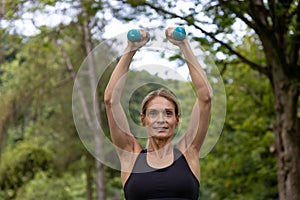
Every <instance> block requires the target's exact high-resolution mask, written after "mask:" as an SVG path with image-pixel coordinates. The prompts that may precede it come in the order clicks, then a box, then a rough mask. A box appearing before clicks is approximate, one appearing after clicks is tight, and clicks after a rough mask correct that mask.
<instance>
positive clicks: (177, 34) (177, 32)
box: [173, 26, 186, 41]
mask: <svg viewBox="0 0 300 200" xmlns="http://www.w3.org/2000/svg"><path fill="white" fill-rule="evenodd" d="M173 37H174V39H175V40H177V41H182V40H184V39H185V37H186V32H185V30H184V28H182V27H181V26H177V27H176V28H175V29H174V31H173Z"/></svg>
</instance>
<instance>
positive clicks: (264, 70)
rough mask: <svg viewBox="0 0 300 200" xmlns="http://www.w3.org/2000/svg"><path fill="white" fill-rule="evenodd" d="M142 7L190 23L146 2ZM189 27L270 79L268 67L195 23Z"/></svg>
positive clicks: (186, 19) (184, 18) (185, 18)
mask: <svg viewBox="0 0 300 200" xmlns="http://www.w3.org/2000/svg"><path fill="white" fill-rule="evenodd" d="M144 5H146V6H149V7H150V8H152V9H154V10H156V11H157V12H160V13H163V14H168V15H170V16H171V17H174V18H179V19H182V20H184V21H186V22H188V23H189V22H190V21H189V20H188V18H187V17H182V16H179V15H177V14H175V13H172V12H170V11H167V10H165V9H163V8H160V7H156V6H154V5H152V4H150V3H148V2H144ZM189 25H192V26H194V27H195V28H197V29H198V30H200V31H201V32H203V33H204V34H205V35H207V36H209V37H210V38H212V39H213V40H214V41H216V42H218V43H219V44H221V45H222V46H224V47H225V48H226V49H228V50H229V52H230V53H232V54H234V55H236V56H237V57H238V58H239V59H240V60H242V61H243V62H244V63H246V64H248V65H249V66H250V67H251V68H252V69H254V70H257V71H259V72H261V73H263V74H265V75H266V76H268V77H270V71H269V68H268V67H264V66H261V65H259V64H257V63H254V62H252V61H251V60H249V59H247V58H246V57H244V56H243V55H242V54H240V53H239V52H237V51H235V50H234V49H233V48H231V47H230V46H229V45H228V44H227V43H225V42H223V41H221V40H219V39H217V38H216V37H215V34H214V33H212V32H207V31H205V30H204V29H202V28H201V27H200V26H198V25H196V24H195V22H193V23H191V24H189Z"/></svg>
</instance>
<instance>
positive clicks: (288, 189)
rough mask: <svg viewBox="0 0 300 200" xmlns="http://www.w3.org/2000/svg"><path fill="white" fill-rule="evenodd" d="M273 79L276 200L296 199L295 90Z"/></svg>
mask: <svg viewBox="0 0 300 200" xmlns="http://www.w3.org/2000/svg"><path fill="white" fill-rule="evenodd" d="M273 75H274V76H273V78H274V82H273V83H274V95H275V102H274V104H275V126H274V132H275V145H276V151H277V166H278V169H277V180H278V191H279V199H280V200H299V199H300V129H299V119H298V118H297V101H298V95H299V94H297V88H296V86H295V85H293V84H291V82H290V81H289V80H287V81H285V82H281V81H279V80H276V75H275V74H273Z"/></svg>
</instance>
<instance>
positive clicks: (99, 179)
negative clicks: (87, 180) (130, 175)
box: [82, 3, 105, 200]
mask: <svg viewBox="0 0 300 200" xmlns="http://www.w3.org/2000/svg"><path fill="white" fill-rule="evenodd" d="M82 16H83V27H82V28H83V34H84V45H85V51H86V56H87V59H88V68H89V77H90V86H91V94H90V95H91V96H92V99H93V105H94V113H95V117H94V118H93V119H94V120H93V124H92V127H90V128H91V130H93V132H94V141H95V153H96V159H95V164H96V193H97V199H98V200H104V199H105V188H104V175H103V166H102V163H101V162H100V160H99V158H102V157H103V156H102V155H101V154H102V153H103V150H102V145H101V140H100V137H99V135H98V134H100V132H101V128H100V127H99V125H98V124H97V119H99V121H101V119H100V117H101V116H100V108H99V104H98V103H99V101H98V96H97V95H98V94H97V92H96V91H97V79H96V77H95V74H96V73H95V60H94V57H93V54H90V55H89V53H90V52H91V51H92V39H91V31H90V28H89V20H88V13H87V12H86V10H85V8H84V5H83V3H82Z"/></svg>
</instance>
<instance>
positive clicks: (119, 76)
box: [104, 27, 212, 200]
mask: <svg viewBox="0 0 300 200" xmlns="http://www.w3.org/2000/svg"><path fill="white" fill-rule="evenodd" d="M173 31H174V27H169V28H168V29H166V37H167V39H168V40H169V41H170V42H171V43H173V44H174V45H177V46H178V47H179V48H180V49H181V51H182V52H183V55H184V57H185V60H186V62H187V66H188V69H189V72H190V75H191V78H192V82H193V84H194V87H195V91H196V94H197V100H196V102H195V105H194V108H193V111H192V114H191V118H190V123H189V126H188V127H189V128H188V129H187V130H186V132H185V134H184V136H183V137H182V139H181V140H180V141H179V142H178V144H177V145H176V147H173V145H172V143H171V141H172V138H173V136H174V131H175V129H176V127H177V126H178V122H179V117H180V113H179V110H180V109H179V106H178V103H177V100H176V98H175V97H174V95H172V93H170V92H168V91H167V90H165V89H159V90H156V91H153V92H151V93H150V94H148V95H147V97H146V98H145V99H144V101H143V105H142V112H141V116H140V118H141V122H142V125H143V126H145V127H146V131H147V136H148V143H147V149H145V150H144V149H143V148H142V146H141V145H140V144H139V142H138V140H137V139H136V138H135V137H134V136H133V135H132V134H131V131H130V128H129V125H128V121H127V119H126V116H125V114H124V110H123V108H122V106H121V103H120V98H121V93H122V90H123V87H124V83H125V79H126V77H125V76H126V73H127V72H128V70H129V66H130V63H131V61H132V58H133V56H134V55H135V53H136V51H137V50H138V49H139V48H141V47H142V46H143V45H145V44H146V43H147V41H148V38H147V37H148V34H147V32H146V31H145V30H140V33H141V40H140V41H139V42H130V41H128V45H127V47H126V49H125V53H124V54H123V55H122V57H121V59H120V61H119V62H118V64H117V66H116V68H115V69H114V71H113V73H112V75H111V78H110V81H109V83H108V85H107V88H106V90H105V97H104V98H105V105H106V111H107V117H108V123H109V128H110V134H111V138H112V142H113V143H114V144H115V145H116V147H117V148H116V149H117V152H118V156H119V159H120V163H121V179H122V184H123V189H124V194H125V198H126V199H127V200H135V199H136V200H143V199H165V200H166V199H192V200H196V199H198V196H199V186H200V185H199V182H200V164H199V152H200V149H201V145H202V144H203V141H204V139H205V136H206V133H207V130H208V125H209V117H210V109H211V101H212V89H211V86H210V84H209V82H208V80H207V78H206V75H205V72H204V71H203V69H202V68H201V66H200V64H199V62H198V61H197V59H196V57H195V55H194V54H193V52H192V49H191V47H190V45H189V42H188V40H187V38H186V39H184V40H182V41H177V40H175V39H174V38H173Z"/></svg>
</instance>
